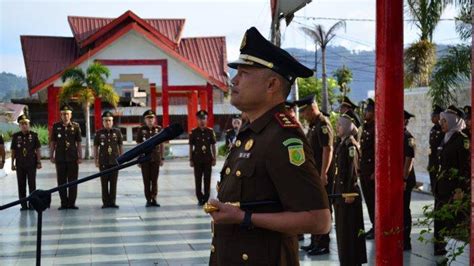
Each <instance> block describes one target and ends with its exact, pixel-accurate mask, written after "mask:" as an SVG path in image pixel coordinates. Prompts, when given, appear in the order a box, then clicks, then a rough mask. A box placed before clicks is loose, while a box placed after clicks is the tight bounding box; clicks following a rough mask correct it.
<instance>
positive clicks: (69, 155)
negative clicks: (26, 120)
mask: <svg viewBox="0 0 474 266" xmlns="http://www.w3.org/2000/svg"><path fill="white" fill-rule="evenodd" d="M71 118H72V108H71V106H69V105H67V104H66V105H63V106H62V107H61V121H60V122H58V123H55V124H54V125H53V129H52V132H51V136H50V156H49V157H50V160H51V163H53V164H56V173H57V177H58V185H63V184H65V183H69V182H72V181H76V180H77V176H78V173H79V164H80V163H81V162H82V148H81V128H80V127H79V124H78V123H76V122H73V121H71ZM59 197H60V198H61V206H60V207H59V209H58V210H65V209H76V210H77V209H79V208H78V207H77V206H76V198H77V186H72V187H70V188H66V189H61V190H59Z"/></svg>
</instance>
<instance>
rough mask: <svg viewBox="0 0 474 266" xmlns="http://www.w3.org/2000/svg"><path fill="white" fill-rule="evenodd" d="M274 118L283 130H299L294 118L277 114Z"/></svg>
mask: <svg viewBox="0 0 474 266" xmlns="http://www.w3.org/2000/svg"><path fill="white" fill-rule="evenodd" d="M275 118H276V120H277V121H278V123H279V124H280V126H281V127H283V128H299V127H300V125H299V124H298V122H296V121H295V119H294V118H292V117H291V116H289V115H287V114H285V113H280V112H278V113H276V114H275Z"/></svg>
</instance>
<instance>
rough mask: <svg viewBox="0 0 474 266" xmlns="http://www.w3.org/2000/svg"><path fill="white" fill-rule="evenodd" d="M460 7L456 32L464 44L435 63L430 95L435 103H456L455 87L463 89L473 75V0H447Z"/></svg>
mask: <svg viewBox="0 0 474 266" xmlns="http://www.w3.org/2000/svg"><path fill="white" fill-rule="evenodd" d="M443 2H444V3H445V4H454V5H455V7H456V8H457V9H458V16H457V17H456V32H457V33H458V35H459V37H460V38H461V40H462V41H464V42H465V43H464V44H458V45H454V46H450V47H449V48H448V51H447V53H446V54H445V55H444V56H443V57H441V58H440V59H439V60H438V62H437V63H436V65H435V67H434V70H433V74H432V76H431V84H430V85H431V86H430V88H429V91H428V95H429V97H430V98H431V102H432V104H438V105H440V106H449V105H451V104H456V96H455V93H454V92H455V90H456V89H461V88H462V87H463V86H465V85H466V83H467V82H468V81H469V80H470V79H471V48H472V46H471V34H472V17H471V0H444V1H443Z"/></svg>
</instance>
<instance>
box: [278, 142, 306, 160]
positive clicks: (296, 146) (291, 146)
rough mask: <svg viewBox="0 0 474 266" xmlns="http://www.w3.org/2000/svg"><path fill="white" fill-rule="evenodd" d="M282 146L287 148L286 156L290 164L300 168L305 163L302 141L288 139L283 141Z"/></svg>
mask: <svg viewBox="0 0 474 266" xmlns="http://www.w3.org/2000/svg"><path fill="white" fill-rule="evenodd" d="M283 145H285V147H287V148H288V156H289V160H290V163H291V164H293V165H296V166H300V165H302V164H303V163H304V162H305V161H306V157H305V155H304V149H303V141H301V140H300V139H297V138H290V139H287V140H285V141H284V142H283Z"/></svg>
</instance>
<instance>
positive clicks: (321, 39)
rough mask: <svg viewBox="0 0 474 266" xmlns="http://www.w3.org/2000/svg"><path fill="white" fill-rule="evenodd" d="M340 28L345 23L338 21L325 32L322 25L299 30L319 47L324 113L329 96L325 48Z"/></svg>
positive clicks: (326, 110) (344, 25) (327, 109)
mask: <svg viewBox="0 0 474 266" xmlns="http://www.w3.org/2000/svg"><path fill="white" fill-rule="evenodd" d="M340 28H344V29H345V28H346V22H345V21H344V20H340V21H338V22H336V23H335V24H334V25H332V26H331V27H330V28H329V29H328V30H327V31H325V30H324V27H323V25H320V24H317V25H314V27H313V28H309V27H302V28H301V30H302V31H303V32H304V33H305V34H307V35H308V36H309V37H311V38H312V39H313V41H314V42H315V44H317V45H319V47H321V66H322V79H323V89H322V93H323V95H322V96H323V101H322V105H321V109H322V110H323V111H324V112H328V111H329V95H328V90H327V74H326V47H327V45H328V44H329V43H330V42H331V41H332V39H334V37H336V31H337V30H338V29H340Z"/></svg>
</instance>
